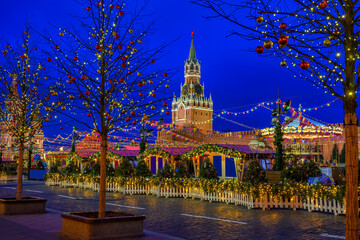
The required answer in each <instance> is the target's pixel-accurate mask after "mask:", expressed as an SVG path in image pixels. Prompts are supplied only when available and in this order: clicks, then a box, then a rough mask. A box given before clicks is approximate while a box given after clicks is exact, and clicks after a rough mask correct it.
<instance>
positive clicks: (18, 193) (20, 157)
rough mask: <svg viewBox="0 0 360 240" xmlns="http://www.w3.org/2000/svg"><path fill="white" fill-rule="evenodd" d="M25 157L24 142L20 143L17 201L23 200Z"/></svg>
mask: <svg viewBox="0 0 360 240" xmlns="http://www.w3.org/2000/svg"><path fill="white" fill-rule="evenodd" d="M23 155H24V142H23V141H20V146H19V166H18V175H17V188H16V200H20V199H21V192H22V175H23Z"/></svg>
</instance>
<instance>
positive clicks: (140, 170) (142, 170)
mask: <svg viewBox="0 0 360 240" xmlns="http://www.w3.org/2000/svg"><path fill="white" fill-rule="evenodd" d="M152 175H153V174H152V173H151V171H150V169H149V168H148V166H147V165H146V163H145V161H144V160H143V159H141V160H140V161H139V162H138V164H137V165H136V168H135V172H134V176H135V177H151V176H152Z"/></svg>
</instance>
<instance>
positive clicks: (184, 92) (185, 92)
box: [182, 85, 189, 96]
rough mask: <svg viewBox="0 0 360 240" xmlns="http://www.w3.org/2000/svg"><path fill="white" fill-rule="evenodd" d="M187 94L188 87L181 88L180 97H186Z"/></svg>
mask: <svg viewBox="0 0 360 240" xmlns="http://www.w3.org/2000/svg"><path fill="white" fill-rule="evenodd" d="M188 93H189V86H188V85H185V86H183V88H182V95H183V96H186V95H188Z"/></svg>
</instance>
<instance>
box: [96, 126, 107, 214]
mask: <svg viewBox="0 0 360 240" xmlns="http://www.w3.org/2000/svg"><path fill="white" fill-rule="evenodd" d="M106 154H107V136H106V134H105V133H101V156H100V196H99V216H98V217H99V218H105V203H106Z"/></svg>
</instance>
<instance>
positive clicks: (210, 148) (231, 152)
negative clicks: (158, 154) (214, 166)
mask: <svg viewBox="0 0 360 240" xmlns="http://www.w3.org/2000/svg"><path fill="white" fill-rule="evenodd" d="M206 152H216V153H219V154H223V155H225V156H228V157H232V158H234V159H242V156H243V153H242V152H240V151H238V150H236V149H234V148H227V147H223V146H219V145H215V144H203V145H200V146H199V147H197V148H194V149H193V150H191V151H189V152H186V153H184V154H183V155H182V158H183V159H189V158H192V157H195V156H199V155H203V154H204V153H206Z"/></svg>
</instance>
